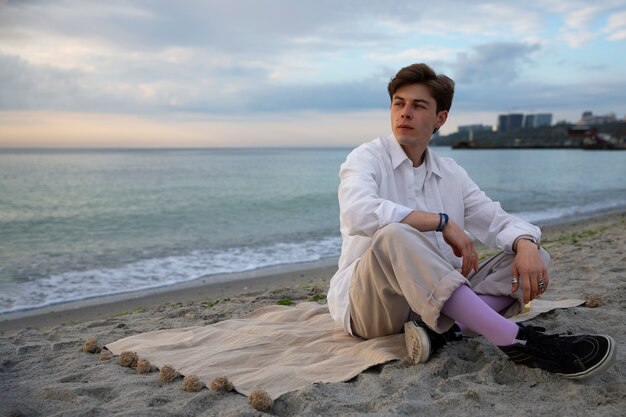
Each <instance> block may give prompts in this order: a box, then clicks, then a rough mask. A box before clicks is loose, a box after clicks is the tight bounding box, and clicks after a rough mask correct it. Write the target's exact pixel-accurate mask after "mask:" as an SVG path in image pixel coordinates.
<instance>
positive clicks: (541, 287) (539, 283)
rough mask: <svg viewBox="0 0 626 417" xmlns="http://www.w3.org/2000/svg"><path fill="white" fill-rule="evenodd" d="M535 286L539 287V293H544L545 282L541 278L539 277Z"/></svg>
mask: <svg viewBox="0 0 626 417" xmlns="http://www.w3.org/2000/svg"><path fill="white" fill-rule="evenodd" d="M537 285H538V286H539V289H540V290H541V292H544V291H545V289H546V281H545V280H544V279H543V277H539V282H538V283H537Z"/></svg>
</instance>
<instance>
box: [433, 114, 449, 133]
mask: <svg viewBox="0 0 626 417" xmlns="http://www.w3.org/2000/svg"><path fill="white" fill-rule="evenodd" d="M446 120H448V110H441V111H440V112H439V113H437V123H436V124H435V127H436V128H437V130H439V128H441V126H443V125H444V123H445V122H446Z"/></svg>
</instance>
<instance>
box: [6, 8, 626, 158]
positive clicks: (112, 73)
mask: <svg viewBox="0 0 626 417" xmlns="http://www.w3.org/2000/svg"><path fill="white" fill-rule="evenodd" d="M415 62H425V63H427V64H429V65H430V66H431V67H433V69H434V70H435V71H437V72H438V73H443V74H446V75H448V76H450V77H451V78H453V79H454V80H455V82H456V92H455V98H454V102H453V105H452V110H451V113H450V116H449V118H448V121H447V123H446V125H444V126H443V128H442V129H441V133H443V134H448V133H453V132H455V131H456V130H457V127H458V126H459V125H465V124H486V125H495V124H497V116H498V114H504V113H510V112H519V113H544V112H549V113H552V114H553V121H555V122H556V121H560V120H567V121H570V122H575V121H577V120H578V119H580V116H581V114H582V112H583V111H585V110H591V111H593V113H594V114H600V115H602V114H607V113H615V114H616V116H617V117H618V118H620V119H621V118H624V116H625V115H626V0H597V1H593V2H591V1H588V0H543V1H542V0H539V1H533V2H520V1H518V0H513V1H508V0H500V1H481V0H477V1H471V2H467V1H461V0H458V1H456V0H441V1H428V2H427V1H418V0H406V1H404V0H397V1H393V2H391V1H381V0H359V1H352V0H350V1H340V0H316V1H305V0H302V1H297V0H275V1H272V0H224V1H222V0H219V1H218V0H207V1H171V0H144V1H137V0H124V1H117V0H111V1H93V0H54V1H52V0H42V1H38V0H19V1H13V0H0V147H213V146H220V147H240V146H260V147H263V146H356V145H358V144H359V143H362V142H365V141H367V140H370V139H373V138H375V137H377V136H380V135H387V134H388V133H389V132H390V123H389V96H388V94H387V83H388V82H389V80H390V79H391V77H393V75H394V74H395V73H396V72H397V71H398V70H399V69H400V68H402V67H404V66H406V65H410V64H412V63H415Z"/></svg>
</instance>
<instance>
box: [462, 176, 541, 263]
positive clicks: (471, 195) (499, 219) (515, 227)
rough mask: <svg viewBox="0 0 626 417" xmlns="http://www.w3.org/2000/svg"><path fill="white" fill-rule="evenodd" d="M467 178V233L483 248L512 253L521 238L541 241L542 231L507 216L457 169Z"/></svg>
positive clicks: (464, 194) (498, 204)
mask: <svg viewBox="0 0 626 417" xmlns="http://www.w3.org/2000/svg"><path fill="white" fill-rule="evenodd" d="M458 169H459V170H460V175H461V176H464V186H463V201H464V206H465V219H464V220H465V225H464V227H465V229H466V230H467V231H468V232H470V233H471V234H472V235H473V236H474V237H476V238H477V239H478V240H479V241H481V242H482V243H483V244H485V245H487V246H489V247H491V248H496V247H497V248H500V249H502V250H503V251H505V252H508V253H512V252H513V243H514V242H515V239H516V238H517V237H518V236H520V235H531V236H533V237H535V239H537V240H539V239H540V238H541V230H540V229H539V228H538V227H537V226H535V225H532V224H530V223H528V222H526V221H524V220H522V219H520V218H519V217H517V216H514V215H512V214H509V213H507V212H506V211H504V210H503V209H502V207H501V206H500V203H498V202H495V201H493V200H491V199H490V198H489V197H487V195H486V194H485V193H484V192H483V191H482V190H480V188H479V187H478V185H476V184H475V183H474V182H473V181H472V180H471V178H470V177H469V175H467V172H466V171H465V170H464V169H463V168H461V167H458Z"/></svg>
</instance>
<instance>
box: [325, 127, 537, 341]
mask: <svg viewBox="0 0 626 417" xmlns="http://www.w3.org/2000/svg"><path fill="white" fill-rule="evenodd" d="M424 163H425V164H426V165H425V166H426V176H425V179H424V183H423V186H422V184H417V186H416V184H415V178H416V176H415V175H414V171H413V164H412V162H411V160H410V159H409V158H408V157H407V155H406V154H405V153H404V150H403V149H402V147H401V146H400V144H399V143H398V142H397V141H396V139H395V137H394V136H393V135H390V136H388V137H380V138H377V139H375V140H373V141H371V142H367V143H364V144H363V145H361V146H359V147H358V148H356V149H354V150H353V151H352V152H351V153H350V154H349V155H348V157H347V159H346V161H345V162H344V163H343V164H342V165H341V169H340V171H339V177H340V179H341V183H340V185H339V210H340V224H341V226H340V227H341V236H342V238H343V243H342V247H341V256H340V258H339V269H338V271H337V273H336V274H335V275H334V276H333V278H332V280H331V281H330V289H329V291H328V297H327V298H328V307H329V309H330V314H331V315H332V317H333V319H334V320H335V321H336V322H337V323H339V324H341V325H342V326H343V327H344V329H345V330H346V331H347V332H348V333H352V330H351V328H350V308H349V288H350V279H351V278H352V274H353V272H354V270H355V268H356V265H357V264H358V262H359V258H360V257H361V255H363V253H364V252H365V251H366V250H367V249H368V248H369V247H370V245H371V243H372V237H373V235H374V233H376V231H377V230H378V229H380V228H382V227H384V226H385V225H387V224H389V223H398V222H400V221H401V220H402V219H404V218H405V217H406V216H408V215H409V214H410V213H411V212H412V211H414V210H417V211H429V212H434V213H440V212H445V213H447V214H448V215H449V216H450V219H451V220H454V221H455V222H456V223H457V224H458V225H459V226H460V227H462V228H463V229H465V230H466V231H467V232H469V233H470V234H471V235H472V236H473V237H474V238H476V239H478V240H479V241H480V242H482V243H483V244H484V245H486V246H488V247H491V248H496V247H497V248H500V249H502V250H504V251H506V252H512V251H513V250H512V246H513V242H514V241H515V239H516V238H517V237H518V236H520V235H531V236H534V237H535V238H536V239H537V240H539V239H540V237H541V231H540V230H539V228H538V227H536V226H533V225H531V224H529V223H527V222H525V221H523V220H522V219H520V218H518V217H515V216H512V215H510V214H508V213H506V212H505V211H504V210H502V207H500V203H498V202H494V201H492V200H491V199H489V197H487V196H486V195H485V193H484V192H482V191H481V190H480V189H479V188H478V186H477V185H476V184H475V183H474V182H473V181H472V180H471V179H470V177H469V176H468V175H467V172H465V170H464V169H463V168H461V167H460V166H459V165H458V164H457V163H456V162H455V161H454V160H453V159H451V158H443V157H439V156H438V155H436V154H435V153H434V152H433V151H432V150H430V149H428V150H427V151H426V157H425V158H424ZM424 234H425V235H426V236H427V237H428V238H429V239H430V240H431V241H432V242H433V243H434V244H435V245H436V246H437V247H439V249H440V251H441V253H442V255H443V256H444V257H445V258H446V259H447V260H448V261H449V262H450V264H451V265H452V266H453V267H454V268H456V269H460V267H461V264H462V259H461V258H459V257H457V256H455V255H454V253H453V252H452V248H451V247H450V246H449V245H448V244H447V243H445V241H444V240H443V236H442V234H441V233H435V232H426V233H424Z"/></svg>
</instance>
